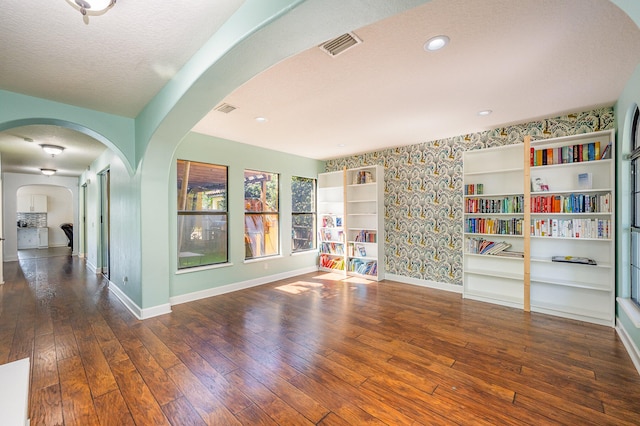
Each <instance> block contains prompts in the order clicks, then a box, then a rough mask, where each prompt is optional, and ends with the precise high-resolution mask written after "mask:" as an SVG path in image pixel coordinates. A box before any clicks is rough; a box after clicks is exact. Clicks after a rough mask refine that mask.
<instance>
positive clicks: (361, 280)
mask: <svg viewBox="0 0 640 426" xmlns="http://www.w3.org/2000/svg"><path fill="white" fill-rule="evenodd" d="M344 282H346V283H351V284H372V283H375V281H372V280H368V279H366V278H363V277H349V278H347V279H345V280H344Z"/></svg>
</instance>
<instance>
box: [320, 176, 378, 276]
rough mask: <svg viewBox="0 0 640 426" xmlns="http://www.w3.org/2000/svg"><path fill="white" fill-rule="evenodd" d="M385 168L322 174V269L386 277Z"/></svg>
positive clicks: (348, 273) (355, 274)
mask: <svg viewBox="0 0 640 426" xmlns="http://www.w3.org/2000/svg"><path fill="white" fill-rule="evenodd" d="M383 191H384V169H383V168H382V166H367V167H359V168H354V169H348V170H342V171H337V172H329V173H321V174H320V175H319V176H318V220H319V223H318V235H319V238H318V240H319V253H320V257H319V268H320V269H321V270H325V271H340V272H342V273H345V274H347V275H351V276H361V277H364V278H367V279H372V280H382V279H384V201H383V196H384V193H383Z"/></svg>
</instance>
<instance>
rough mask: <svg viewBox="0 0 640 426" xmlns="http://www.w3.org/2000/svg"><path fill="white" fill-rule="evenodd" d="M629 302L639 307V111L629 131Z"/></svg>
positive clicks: (636, 111)
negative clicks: (630, 149)
mask: <svg viewBox="0 0 640 426" xmlns="http://www.w3.org/2000/svg"><path fill="white" fill-rule="evenodd" d="M631 141H632V143H633V152H632V153H631V300H633V301H634V302H635V303H636V304H637V305H638V306H640V110H639V109H638V108H637V107H636V110H635V113H634V115H633V127H632V130H631Z"/></svg>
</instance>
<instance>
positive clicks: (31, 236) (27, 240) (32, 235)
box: [18, 228, 38, 250]
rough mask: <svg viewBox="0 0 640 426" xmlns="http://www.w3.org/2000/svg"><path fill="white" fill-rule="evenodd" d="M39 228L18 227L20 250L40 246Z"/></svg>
mask: <svg viewBox="0 0 640 426" xmlns="http://www.w3.org/2000/svg"><path fill="white" fill-rule="evenodd" d="M37 229H38V228H18V250H22V249H32V248H37V247H38V233H37Z"/></svg>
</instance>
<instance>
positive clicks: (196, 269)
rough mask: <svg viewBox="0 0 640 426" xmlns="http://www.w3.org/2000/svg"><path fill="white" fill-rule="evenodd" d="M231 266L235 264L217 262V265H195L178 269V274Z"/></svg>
mask: <svg viewBox="0 0 640 426" xmlns="http://www.w3.org/2000/svg"><path fill="white" fill-rule="evenodd" d="M229 266H233V263H231V262H227V263H216V264H215V265H202V266H194V267H193V268H185V269H178V270H177V271H176V275H182V274H188V273H190V272H200V271H208V270H210V269H219V268H228V267H229Z"/></svg>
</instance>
